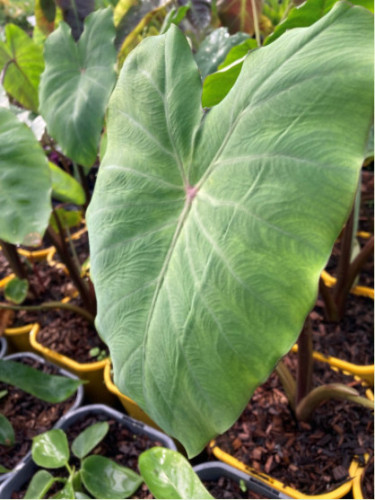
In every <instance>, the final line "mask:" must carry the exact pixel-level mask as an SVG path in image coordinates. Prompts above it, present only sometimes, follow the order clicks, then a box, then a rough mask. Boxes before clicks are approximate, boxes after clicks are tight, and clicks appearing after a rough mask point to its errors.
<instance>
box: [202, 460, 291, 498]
mask: <svg viewBox="0 0 375 500" xmlns="http://www.w3.org/2000/svg"><path fill="white" fill-rule="evenodd" d="M194 472H195V473H196V474H197V475H198V476H199V478H200V480H201V481H202V482H217V481H218V480H219V479H220V478H227V479H230V480H232V481H234V482H235V483H237V484H238V483H240V482H243V483H244V484H245V485H246V487H247V489H248V490H249V492H254V493H255V495H254V498H291V497H289V496H288V495H285V494H284V493H282V492H281V491H278V490H276V489H275V488H273V487H272V486H271V485H270V484H268V483H265V482H263V481H260V480H259V479H257V478H255V477H253V476H249V475H248V474H245V472H242V471H241V470H238V469H236V468H235V467H232V466H230V465H228V464H225V463H223V462H206V463H203V464H199V465H196V466H195V467H194ZM206 488H207V485H206ZM208 490H209V488H208ZM213 496H215V495H213ZM221 498H223V497H221ZM233 498H237V497H233ZM238 498H239V497H238ZM243 498H252V496H248V497H247V496H244V497H243Z"/></svg>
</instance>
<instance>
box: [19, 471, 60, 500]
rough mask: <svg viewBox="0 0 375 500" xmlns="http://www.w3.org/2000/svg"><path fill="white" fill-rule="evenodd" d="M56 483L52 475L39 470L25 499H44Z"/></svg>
mask: <svg viewBox="0 0 375 500" xmlns="http://www.w3.org/2000/svg"><path fill="white" fill-rule="evenodd" d="M54 482H55V478H54V477H53V476H52V474H50V473H49V472H48V471H46V470H39V471H38V472H37V473H36V474H34V476H33V478H32V479H31V481H30V483H29V486H28V488H27V490H26V493H25V497H24V498H44V496H45V495H46V493H47V492H48V490H49V489H50V488H51V486H52V485H53V483H54Z"/></svg>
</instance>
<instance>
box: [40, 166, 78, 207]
mask: <svg viewBox="0 0 375 500" xmlns="http://www.w3.org/2000/svg"><path fill="white" fill-rule="evenodd" d="M48 166H49V171H50V174H51V181H52V196H53V198H56V200H59V201H63V202H67V203H75V204H76V205H83V204H84V203H85V201H86V196H85V192H84V190H83V187H82V186H81V184H80V183H79V182H77V181H76V180H75V178H74V177H72V176H71V175H69V174H67V173H66V172H64V170H62V169H61V168H60V167H58V166H57V165H55V164H54V163H52V162H48Z"/></svg>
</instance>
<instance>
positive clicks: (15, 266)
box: [0, 240, 27, 280]
mask: <svg viewBox="0 0 375 500" xmlns="http://www.w3.org/2000/svg"><path fill="white" fill-rule="evenodd" d="M0 245H1V249H2V251H3V254H4V255H5V258H6V259H7V261H8V262H9V265H10V267H11V268H12V271H13V272H14V274H15V275H16V276H17V278H19V279H20V280H27V271H26V269H25V266H24V265H23V264H22V262H21V259H20V256H19V253H18V252H17V247H16V246H15V245H12V244H11V243H7V242H6V241H3V240H0Z"/></svg>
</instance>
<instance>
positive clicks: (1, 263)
mask: <svg viewBox="0 0 375 500" xmlns="http://www.w3.org/2000/svg"><path fill="white" fill-rule="evenodd" d="M11 272H12V269H11V267H10V265H9V264H8V261H7V259H6V258H5V255H4V254H3V252H2V251H1V250H0V280H2V279H3V278H6V277H7V276H8V275H9V274H11Z"/></svg>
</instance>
